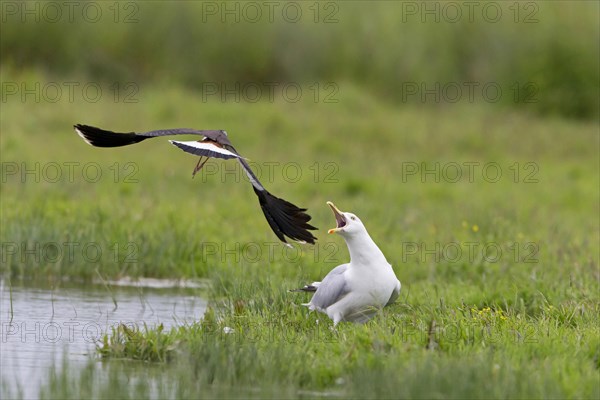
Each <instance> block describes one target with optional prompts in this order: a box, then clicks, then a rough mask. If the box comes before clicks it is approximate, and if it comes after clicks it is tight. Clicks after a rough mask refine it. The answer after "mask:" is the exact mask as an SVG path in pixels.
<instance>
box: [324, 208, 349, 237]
mask: <svg viewBox="0 0 600 400" xmlns="http://www.w3.org/2000/svg"><path fill="white" fill-rule="evenodd" d="M327 205H328V206H329V207H330V208H331V211H333V216H334V217H335V224H336V227H335V228H332V229H330V230H329V231H327V232H329V233H335V232H337V231H339V230H340V229H341V228H343V227H344V226H346V217H344V214H342V212H341V211H340V210H339V209H338V208H337V207H336V206H335V204H333V203H332V202H330V201H328V202H327Z"/></svg>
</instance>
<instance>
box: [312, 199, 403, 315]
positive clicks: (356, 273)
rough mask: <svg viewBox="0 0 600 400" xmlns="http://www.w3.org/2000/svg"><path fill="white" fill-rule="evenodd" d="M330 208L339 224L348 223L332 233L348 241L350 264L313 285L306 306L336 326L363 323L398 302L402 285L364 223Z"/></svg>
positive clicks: (341, 266)
mask: <svg viewBox="0 0 600 400" xmlns="http://www.w3.org/2000/svg"><path fill="white" fill-rule="evenodd" d="M328 204H329V205H330V206H331V208H332V209H333V210H334V214H336V213H339V214H338V215H339V216H340V217H338V215H336V220H338V218H341V219H339V220H343V221H344V226H343V227H339V226H338V227H337V228H335V229H332V230H330V232H336V233H339V234H340V235H341V236H342V237H343V238H344V239H345V240H346V245H347V246H348V250H349V252H350V262H349V263H348V264H342V265H339V266H337V267H336V268H334V269H333V270H331V272H329V274H327V276H325V278H324V279H323V281H322V282H321V283H318V284H315V283H317V282H315V283H313V286H315V287H316V288H317V289H316V292H315V294H314V296H313V298H312V299H311V301H310V302H309V303H308V304H306V305H307V306H308V308H309V309H310V310H317V311H320V312H323V313H325V314H327V315H328V316H329V318H331V319H332V320H333V323H334V325H337V324H338V323H339V322H340V321H352V322H360V323H363V322H366V321H368V320H369V319H371V318H372V317H373V316H374V315H375V314H376V313H377V311H379V310H380V309H382V308H383V307H385V306H386V305H388V304H391V303H393V302H394V301H395V300H396V298H397V297H398V295H399V293H400V287H401V285H400V281H399V280H398V278H397V277H396V274H395V273H394V270H393V269H392V266H391V265H390V264H389V263H388V262H387V260H386V258H385V256H384V255H383V253H382V252H381V250H379V247H377V245H376V244H375V242H374V241H373V239H371V237H370V236H369V234H368V233H367V230H366V228H365V227H364V225H363V224H362V222H361V221H360V219H358V217H356V216H355V215H354V214H351V213H342V212H340V211H339V210H337V208H335V206H334V205H333V204H330V203H328Z"/></svg>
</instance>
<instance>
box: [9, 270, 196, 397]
mask: <svg viewBox="0 0 600 400" xmlns="http://www.w3.org/2000/svg"><path fill="white" fill-rule="evenodd" d="M150 286H152V288H148V287H141V286H139V285H138V286H137V287H125V286H118V285H113V284H111V285H110V286H109V288H110V289H108V288H107V287H105V286H101V285H94V286H85V287H82V286H79V287H78V286H74V285H63V284H61V286H60V287H58V288H55V289H49V288H40V287H27V286H13V287H12V290H11V288H9V286H8V283H7V281H4V280H0V383H1V384H2V386H3V388H4V389H8V391H9V392H11V393H15V392H17V390H18V389H19V388H20V389H21V390H22V391H23V392H22V396H23V397H24V398H35V397H37V396H38V392H39V389H40V387H41V385H43V384H44V383H45V382H44V381H45V380H46V379H47V377H48V370H49V369H50V368H51V367H52V366H53V365H56V366H60V365H61V362H62V360H63V357H64V356H66V357H68V361H69V367H70V368H78V367H83V366H84V365H85V364H86V363H87V362H88V360H89V359H90V357H92V356H94V353H95V346H96V343H98V341H99V340H101V338H102V336H103V335H104V334H105V333H111V328H112V327H115V326H117V325H118V324H126V325H128V326H130V327H132V326H137V327H140V328H142V329H143V327H144V324H146V325H148V327H152V326H156V325H158V324H160V323H162V324H163V325H164V327H165V329H168V328H170V327H173V326H178V325H182V324H185V323H191V322H194V321H198V320H199V319H201V318H202V316H203V314H204V312H205V310H206V305H207V303H206V300H205V299H203V298H200V297H198V294H199V292H200V291H199V290H197V289H196V290H194V289H189V288H188V289H174V288H164V287H165V286H169V285H168V284H165V285H150ZM156 287H163V288H161V289H157V288H156ZM11 292H12V294H11Z"/></svg>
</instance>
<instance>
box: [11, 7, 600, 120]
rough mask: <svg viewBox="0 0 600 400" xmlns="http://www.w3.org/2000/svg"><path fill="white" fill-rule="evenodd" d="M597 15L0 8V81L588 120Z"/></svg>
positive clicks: (570, 10) (512, 10) (587, 10)
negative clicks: (337, 95) (339, 90)
mask: <svg viewBox="0 0 600 400" xmlns="http://www.w3.org/2000/svg"><path fill="white" fill-rule="evenodd" d="M90 3H91V4H90ZM57 4H59V6H57ZM598 13H599V5H598V2H595V1H580V2H566V1H552V2H531V1H530V2H512V3H509V2H475V3H469V2H466V3H465V2H431V3H429V4H427V2H400V1H399V2H388V1H381V2H361V1H353V2H327V1H326V2H319V3H317V2H301V3H295V2H291V3H289V2H274V3H269V2H231V3H227V2H200V1H197V2H183V1H180V2H177V1H175V2H156V1H155V2H139V3H138V2H121V3H114V4H106V3H96V2H89V3H86V2H78V3H73V4H71V6H67V5H62V6H61V5H60V3H54V2H49V3H43V2H23V3H21V2H18V3H17V2H3V6H2V22H3V23H2V40H1V45H0V51H1V54H2V69H3V74H4V78H5V79H6V78H7V77H10V76H11V74H10V72H11V71H18V72H20V71H23V70H24V69H30V68H35V69H39V70H41V71H43V72H44V73H45V74H48V75H49V76H50V77H52V78H56V79H60V78H72V77H74V76H76V77H80V78H86V79H91V80H104V81H107V82H110V83H113V82H115V81H118V82H131V81H134V82H137V83H138V84H142V83H144V84H145V83H157V82H167V83H169V84H174V85H181V86H184V87H186V88H191V89H194V90H201V89H202V88H203V87H204V86H203V85H205V84H206V83H207V82H219V83H228V84H231V85H233V84H234V83H236V82H237V83H241V84H244V83H248V82H273V81H274V82H315V81H319V82H320V81H334V82H344V81H348V82H352V83H354V84H356V85H358V86H360V90H362V91H366V92H369V93H371V94H372V95H374V96H377V97H380V98H384V99H386V100H387V101H389V102H391V103H405V102H422V97H421V96H419V95H407V92H408V91H409V90H410V87H409V86H407V83H417V84H421V83H425V84H426V85H427V87H428V88H433V87H434V85H435V83H436V82H438V83H440V84H441V85H442V86H444V85H445V84H447V83H451V82H455V83H458V84H459V85H461V86H462V84H463V83H464V82H473V83H478V84H479V85H480V86H479V88H481V87H482V86H483V85H485V84H486V83H496V84H498V85H500V86H501V88H502V90H503V95H502V96H499V99H498V101H497V103H499V104H504V105H510V106H513V107H516V108H520V109H523V108H526V109H531V110H534V111H535V112H539V113H543V114H559V115H564V116H568V117H574V118H587V119H590V118H591V119H595V118H598V109H599V104H600V103H599V100H598V92H597V88H598V85H599V81H598V79H599V78H598V69H599V61H598V46H599V43H598V37H599V36H600V32H599V28H598ZM7 70H8V71H9V72H7ZM515 85H516V86H515ZM526 85H528V86H526ZM517 88H519V89H517ZM463 89H466V88H464V87H463ZM449 90H450V89H449ZM442 97H443V96H442ZM446 97H447V98H446V100H448V99H453V98H454V97H455V96H454V94H449V95H448V96H446ZM465 97H466V95H464V96H463V98H462V100H464V98H465ZM476 98H478V99H479V100H481V96H476ZM426 102H427V103H434V102H435V101H434V100H432V96H429V97H428V98H427V99H426ZM442 102H443V100H442Z"/></svg>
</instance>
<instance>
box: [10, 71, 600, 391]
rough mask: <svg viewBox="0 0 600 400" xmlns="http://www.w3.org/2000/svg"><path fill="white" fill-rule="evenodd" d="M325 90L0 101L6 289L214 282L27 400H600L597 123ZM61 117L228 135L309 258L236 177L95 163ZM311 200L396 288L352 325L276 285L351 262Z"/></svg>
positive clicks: (164, 161)
mask: <svg viewBox="0 0 600 400" xmlns="http://www.w3.org/2000/svg"><path fill="white" fill-rule="evenodd" d="M11 73H12V72H11ZM24 74H26V75H20V76H14V77H13V78H14V79H15V80H20V79H23V80H38V81H39V80H41V81H44V80H46V81H48V80H50V78H47V77H45V76H44V75H42V74H41V73H39V72H35V71H33V72H32V71H30V72H25V73H24ZM5 78H6V76H5ZM337 84H338V85H339V89H340V90H339V94H338V99H339V102H338V103H322V102H320V103H315V102H314V100H313V99H312V98H311V97H310V96H304V97H303V98H302V99H301V100H300V101H299V102H297V103H291V102H286V101H284V100H282V99H276V100H275V101H273V102H268V101H263V102H258V103H253V104H249V103H231V102H228V103H222V102H219V101H209V102H204V101H203V100H202V98H201V96H200V95H198V94H197V93H194V92H188V91H185V90H183V89H180V88H177V87H175V88H173V87H166V86H164V87H163V86H150V85H142V86H141V87H140V91H139V94H138V95H137V98H138V99H139V102H138V103H134V104H126V103H123V102H114V100H113V99H112V98H110V97H109V96H104V97H103V98H102V99H101V100H100V101H98V102H96V103H90V102H73V103H70V102H68V101H67V100H66V98H63V99H61V101H59V102H57V103H47V102H39V103H36V102H33V101H30V102H27V103H23V102H21V101H18V100H11V101H7V102H5V103H3V104H2V121H1V132H2V136H1V142H0V151H1V154H2V190H1V194H2V204H1V214H2V218H1V219H2V222H1V224H2V226H1V228H2V229H1V232H0V241H1V242H2V246H3V248H2V271H1V273H2V276H3V277H5V278H8V279H9V280H10V281H12V282H18V281H19V280H35V281H39V282H60V281H61V280H62V279H71V280H75V281H78V280H81V281H83V282H86V283H89V282H91V281H93V280H94V279H97V278H98V276H101V277H102V278H103V279H118V278H120V277H124V276H133V277H142V276H143V277H159V278H183V279H201V278H206V279H209V280H210V282H211V283H212V287H211V290H210V299H211V308H210V310H209V312H208V313H207V315H206V316H205V318H204V319H203V320H202V321H198V323H196V324H193V325H190V326H185V327H182V328H179V329H177V330H173V331H169V332H167V331H160V330H155V329H150V330H148V331H139V332H137V331H136V332H131V331H126V330H124V329H121V330H117V331H115V332H113V333H112V334H111V335H108V336H107V337H106V338H105V342H104V343H103V344H101V345H100V347H99V354H100V355H101V356H102V357H103V358H104V359H105V360H106V361H105V362H103V363H102V364H101V365H99V364H96V363H91V364H90V366H89V367H88V368H86V369H83V370H81V371H78V372H74V371H72V370H68V368H66V369H63V370H60V369H57V370H56V371H54V372H53V373H52V374H50V376H51V379H50V381H51V383H50V384H49V386H48V387H47V388H44V389H43V391H42V393H41V395H42V396H43V397H69V398H81V397H91V396H93V397H111V398H112V397H115V396H118V397H146V396H148V395H151V394H153V395H156V394H158V397H168V396H173V397H179V398H181V397H198V396H206V397H217V396H227V397H274V398H282V397H299V396H301V397H318V396H324V395H333V396H340V397H343V398H356V397H365V398H376V397H377V398H381V397H385V398H390V397H419V398H482V397H486V398H509V397H510V398H598V396H600V389H599V371H598V369H599V368H600V339H599V328H598V326H599V312H600V306H599V295H598V293H599V286H598V283H599V272H598V271H599V270H598V261H599V260H598V258H599V251H600V249H599V242H600V237H599V225H598V224H599V222H598V215H599V200H600V195H599V189H598V182H599V172H598V163H599V159H598V147H599V144H600V143H599V136H598V125H597V123H596V122H593V121H592V122H585V121H575V120H568V119H563V118H561V117H551V116H546V117H543V118H542V117H539V116H536V115H533V114H529V113H526V112H519V111H517V110H515V109H514V108H506V109H504V108H499V107H495V106H494V107H492V106H490V105H486V104H466V105H454V106H451V105H439V106H437V107H418V106H417V105H409V104H393V105H390V104H389V103H386V102H384V101H381V100H380V99H378V98H377V97H372V96H370V95H369V94H368V93H365V92H363V91H362V90H361V88H360V87H358V86H355V85H352V84H350V83H348V82H337ZM74 123H86V124H90V125H97V126H100V127H104V128H107V129H114V130H120V131H129V130H150V129H158V128H167V127H179V126H185V127H196V128H207V129H211V128H215V129H221V128H222V129H226V130H227V131H228V132H229V135H230V138H231V140H232V141H233V142H234V144H235V145H236V147H237V149H238V150H239V151H240V152H241V153H242V154H243V155H244V156H246V157H248V158H249V159H250V160H252V161H253V162H255V163H257V165H258V166H259V167H261V168H262V169H261V171H262V175H261V176H262V177H263V183H264V184H265V186H267V188H268V189H269V190H270V191H271V192H272V193H274V194H276V195H278V196H281V197H284V198H285V199H288V200H290V201H292V202H294V203H296V204H298V205H300V206H304V207H308V209H309V213H310V214H311V215H312V216H313V222H314V224H315V225H316V226H317V227H319V231H317V233H316V236H317V237H318V240H319V241H318V244H317V245H316V246H314V247H310V246H295V247H294V250H285V248H284V247H283V246H281V245H280V244H278V243H277V239H276V237H275V236H274V235H273V234H272V232H271V231H270V229H269V228H268V225H267V223H266V221H265V220H264V217H263V215H262V213H261V212H260V209H259V206H258V202H257V200H256V198H255V196H254V194H253V193H252V190H251V188H250V185H249V184H248V183H247V182H245V181H243V179H244V178H243V177H242V175H241V174H240V173H239V170H236V169H234V168H233V166H232V165H231V164H227V163H221V162H214V163H213V164H211V166H210V168H209V169H208V171H206V172H205V173H204V174H200V175H198V176H196V178H194V179H193V180H192V178H191V172H192V169H193V167H194V165H195V162H196V160H195V159H194V157H192V156H189V155H185V154H183V153H182V152H181V151H180V150H178V149H176V148H174V147H172V146H171V145H170V144H168V142H166V140H158V139H157V140H154V141H150V142H147V143H142V144H139V145H137V146H132V147H130V148H121V149H112V150H107V149H99V148H92V147H90V146H88V145H86V144H84V143H83V141H82V140H80V138H79V137H77V135H76V134H75V133H74V131H73V129H72V125H73V124H74ZM268 162H272V163H273V164H266V163H268ZM269 165H270V166H271V168H272V173H268V168H269ZM227 168H230V169H227ZM26 171H29V172H26ZM236 171H237V172H236ZM427 171H433V172H429V173H428V172H427ZM436 171H437V172H436ZM457 171H459V172H460V173H461V174H462V176H461V177H457ZM71 172H72V175H71ZM471 172H472V173H471ZM498 173H501V175H500V176H499V175H498ZM99 174H100V175H99ZM237 180H239V181H241V182H236V181H237ZM328 200H331V201H333V202H335V203H336V205H338V206H339V207H340V209H342V210H344V211H352V212H354V213H356V214H357V215H358V216H360V217H361V219H362V220H363V221H364V222H365V225H366V226H367V228H368V230H369V232H370V234H371V236H372V237H373V238H374V240H375V241H376V243H378V245H379V246H380V248H381V249H382V250H383V252H384V253H385V254H386V256H387V258H388V260H389V261H390V262H391V263H392V265H393V267H394V270H395V272H396V274H397V276H398V278H399V279H400V281H401V282H402V291H401V295H400V298H399V299H398V301H397V302H396V304H394V305H392V306H390V307H388V308H386V309H385V310H384V311H383V312H382V313H381V314H380V315H378V316H377V317H376V318H375V319H374V320H373V321H371V322H369V323H367V324H366V325H353V324H347V323H343V324H340V325H339V326H338V327H337V328H336V329H335V330H332V329H331V325H332V324H331V322H330V321H329V320H328V318H326V317H325V316H323V315H317V314H315V313H308V312H307V311H306V310H305V309H304V308H303V307H301V306H300V303H303V302H306V301H307V299H308V297H307V296H306V295H304V294H298V293H289V292H288V289H291V288H295V287H298V286H299V285H303V284H304V283H306V282H309V281H313V280H319V279H320V278H322V277H323V276H324V275H325V274H326V273H327V272H328V271H329V270H330V269H331V268H333V267H334V266H336V265H338V264H340V263H342V262H346V261H347V259H348V254H347V250H346V247H345V244H344V242H343V240H342V238H341V237H339V236H335V235H328V234H327V229H328V228H330V227H332V226H334V220H333V217H332V215H331V212H330V211H329V209H328V207H327V206H326V205H325V202H326V201H328ZM3 312H4V311H3ZM225 327H229V328H233V332H232V333H231V334H225V333H224V330H223V329H224V328H225ZM123 359H125V360H129V359H131V360H143V361H149V362H150V363H144V364H142V365H143V368H138V367H139V364H137V361H123ZM136 366H138V367H136ZM100 371H103V372H105V373H106V374H107V378H106V379H105V380H99V379H98V378H97V373H98V372H100ZM148 377H150V379H151V380H152V382H153V384H152V385H146V384H145V382H146V381H147V379H148Z"/></svg>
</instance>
